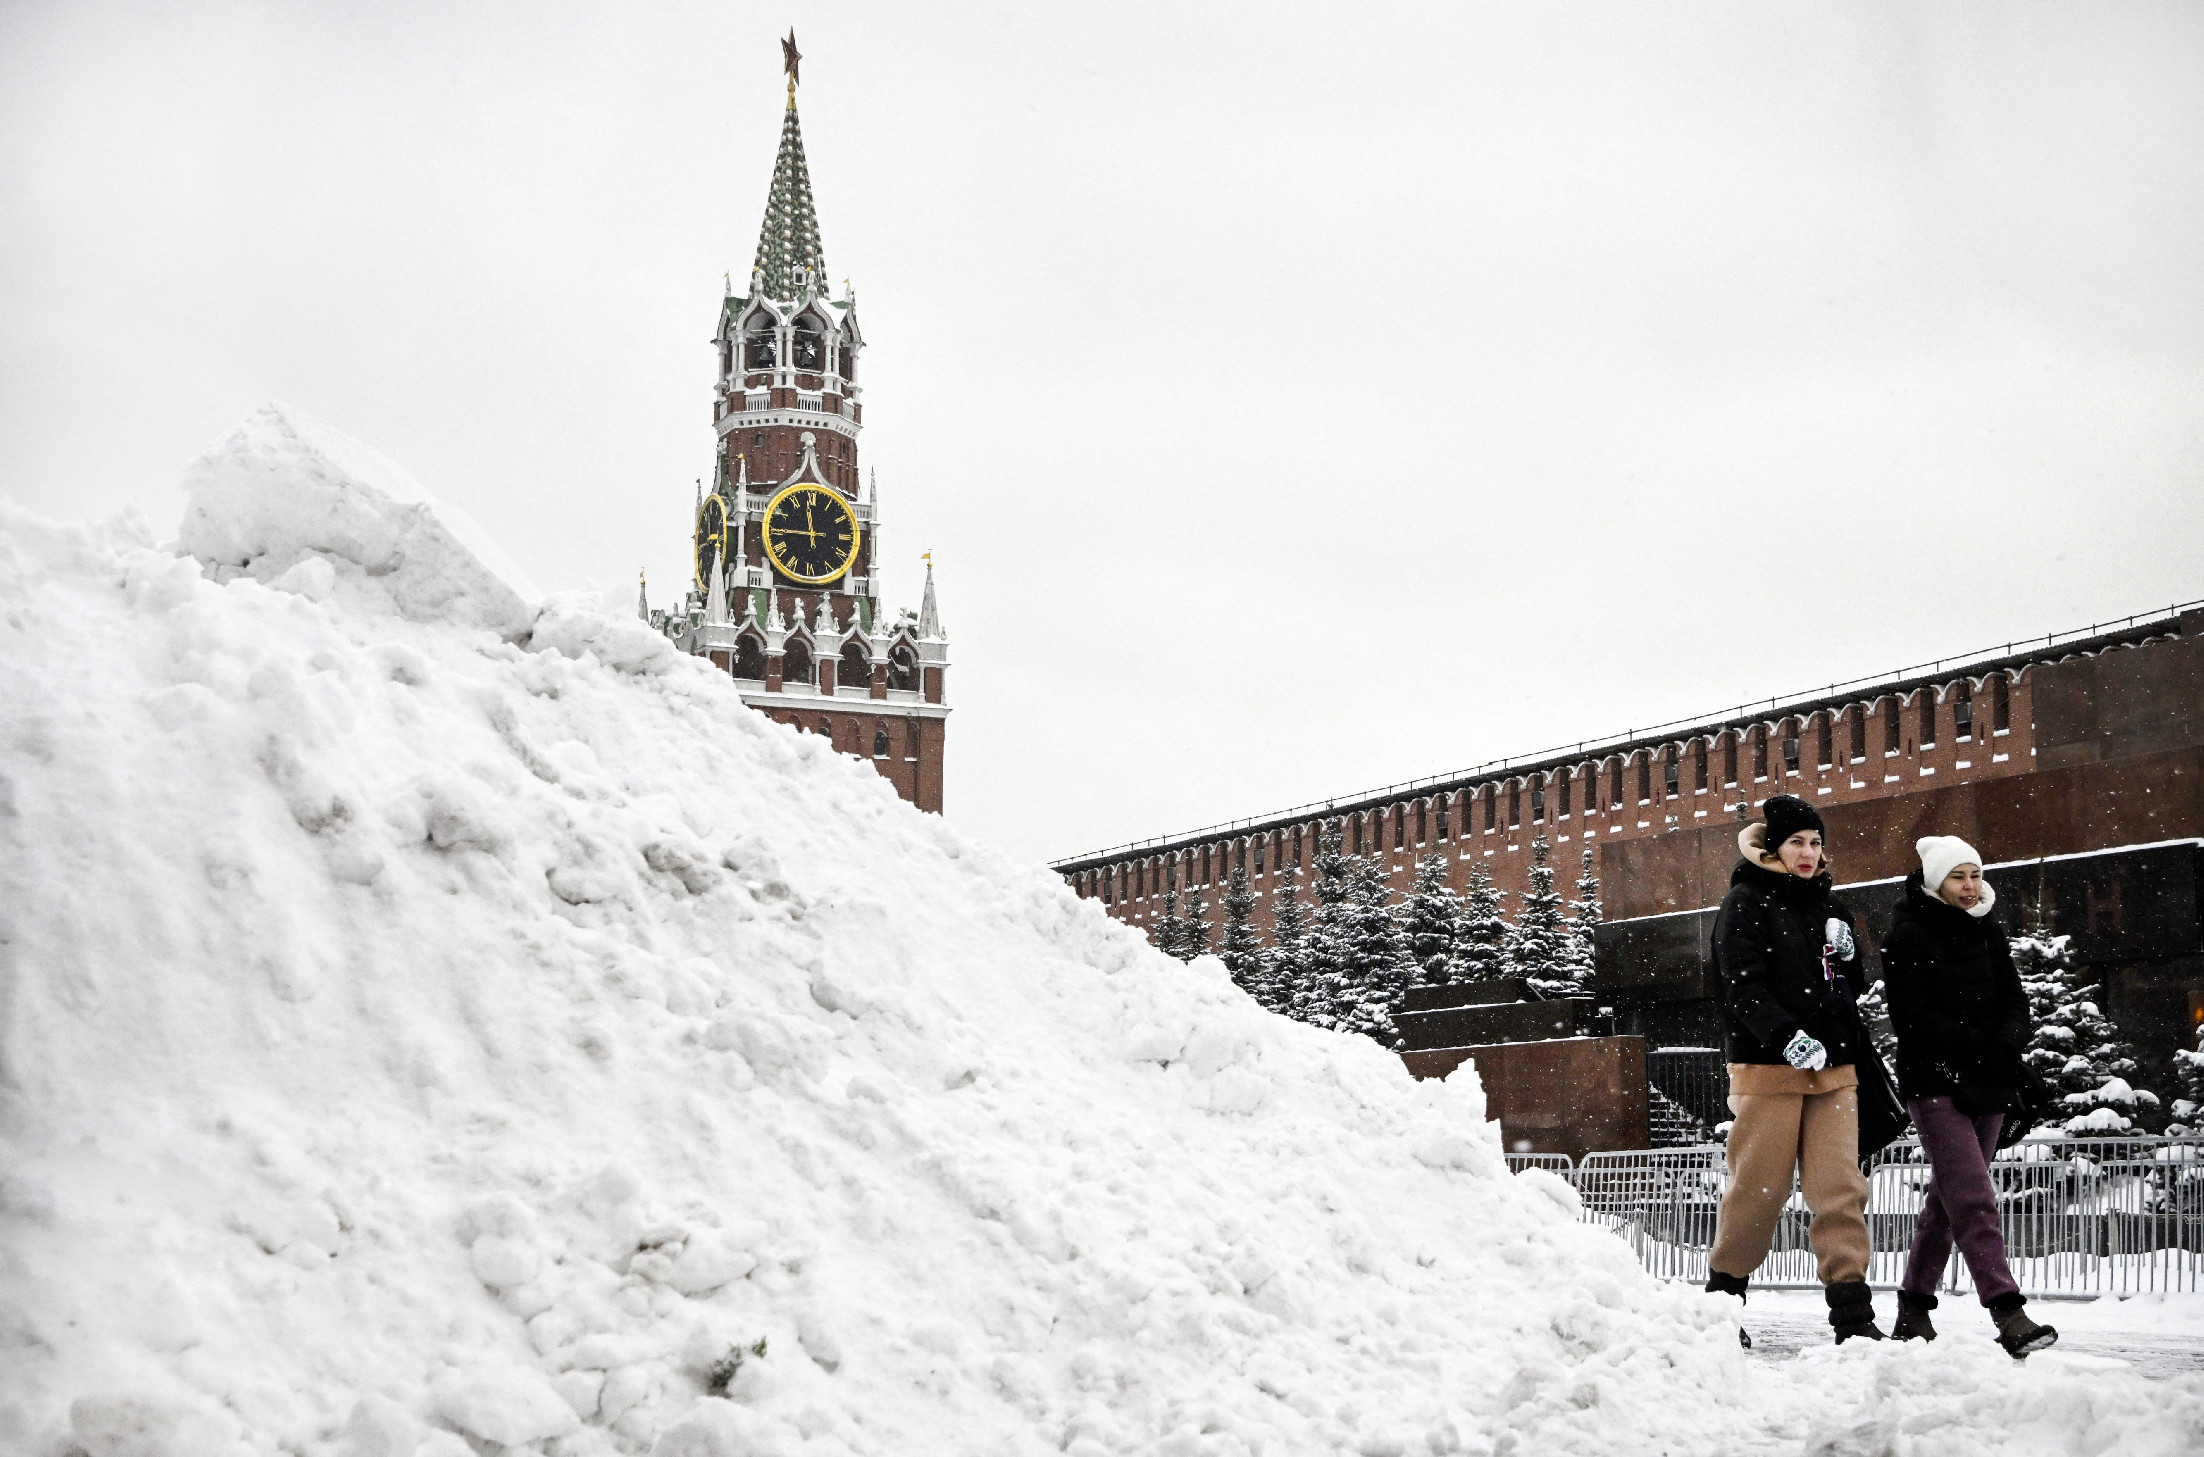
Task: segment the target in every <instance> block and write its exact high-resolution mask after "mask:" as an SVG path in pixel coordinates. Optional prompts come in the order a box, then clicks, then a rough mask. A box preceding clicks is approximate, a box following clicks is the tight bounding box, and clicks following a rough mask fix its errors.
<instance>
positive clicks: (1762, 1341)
mask: <svg viewBox="0 0 2204 1457" xmlns="http://www.w3.org/2000/svg"><path fill="white" fill-rule="evenodd" d="M2028 1310H2029V1313H2030V1314H2031V1315H2033V1316H2034V1317H2035V1318H2036V1319H2037V1320H2040V1321H2043V1322H2045V1323H2047V1324H2049V1325H2054V1326H2057V1327H2058V1330H2059V1343H2058V1345H2057V1346H2056V1347H2054V1348H2053V1350H2052V1351H2051V1352H2049V1353H2047V1354H2045V1355H2042V1356H2036V1357H2031V1358H2030V1360H2029V1363H2028V1366H2029V1370H2031V1371H2033V1372H2037V1373H2039V1374H2040V1373H2041V1372H2042V1371H2045V1370H2048V1369H2050V1368H2051V1367H2053V1366H2061V1367H2066V1368H2069V1369H2072V1368H2074V1367H2075V1366H2076V1363H2077V1362H2087V1363H2090V1366H2091V1368H2092V1369H2127V1370H2133V1371H2137V1372H2140V1373H2142V1374H2143V1375H2146V1376H2155V1377H2172V1376H2186V1375H2193V1374H2195V1373H2198V1372H2204V1294H2195V1293H2191V1292H2181V1293H2178V1294H2152V1295H2129V1296H2113V1295H2107V1296H2101V1297H2098V1298H2095V1299H2089V1300H2035V1301H2032V1302H2030V1304H2029V1307H2028ZM1875 1312H1876V1314H1877V1315H1879V1316H1881V1317H1882V1323H1883V1327H1884V1329H1886V1330H1887V1329H1889V1326H1890V1322H1891V1318H1892V1317H1893V1316H1895V1315H1896V1314H1897V1305H1896V1297H1895V1296H1893V1295H1891V1294H1890V1293H1889V1292H1887V1291H1885V1292H1882V1293H1881V1294H1878V1295H1877V1296H1876V1297H1875ZM1933 1319H1934V1320H1935V1322H1936V1333H1937V1340H1938V1342H1939V1343H1942V1342H1944V1341H1959V1342H1965V1343H1971V1344H1976V1345H1986V1344H1988V1343H1989V1342H1990V1341H1992V1340H1994V1339H1996V1336H1997V1330H1996V1327H1994V1326H1992V1325H1991V1324H1990V1317H1989V1313H1988V1312H1987V1311H1985V1310H1983V1308H1982V1305H1981V1302H1979V1301H1977V1300H1976V1299H1975V1298H1974V1297H1973V1296H1971V1295H1945V1296H1943V1297H1942V1303H1941V1304H1940V1305H1939V1306H1938V1307H1937V1309H1936V1312H1935V1315H1934V1317H1933ZM1745 1327H1746V1329H1747V1330H1749V1331H1751V1332H1752V1336H1753V1355H1754V1357H1755V1358H1757V1359H1759V1360H1762V1361H1782V1360H1789V1359H1792V1358H1793V1357H1795V1356H1796V1355H1798V1354H1799V1353H1800V1352H1801V1351H1809V1350H1812V1349H1814V1348H1816V1347H1819V1346H1825V1345H1827V1344H1828V1342H1829V1310H1828V1305H1827V1303H1826V1302H1825V1301H1823V1299H1822V1298H1821V1293H1820V1292H1819V1291H1815V1290H1756V1291H1754V1292H1753V1296H1752V1299H1751V1301H1750V1302H1748V1305H1747V1309H1746V1313H1745Z"/></svg>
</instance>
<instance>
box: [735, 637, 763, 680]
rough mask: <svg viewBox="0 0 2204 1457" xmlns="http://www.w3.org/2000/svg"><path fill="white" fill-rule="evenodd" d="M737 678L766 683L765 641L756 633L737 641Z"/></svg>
mask: <svg viewBox="0 0 2204 1457" xmlns="http://www.w3.org/2000/svg"><path fill="white" fill-rule="evenodd" d="M735 676H736V677H737V678H752V679H755V680H757V681H758V682H760V683H763V682H764V681H765V639H763V638H761V637H759V636H758V635H757V634H756V633H754V632H746V633H744V634H743V635H742V636H741V637H739V638H736V639H735Z"/></svg>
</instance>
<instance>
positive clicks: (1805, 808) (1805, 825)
mask: <svg viewBox="0 0 2204 1457" xmlns="http://www.w3.org/2000/svg"><path fill="white" fill-rule="evenodd" d="M1760 816H1761V818H1762V819H1764V820H1766V821H1767V822H1768V853H1769V854H1770V855H1773V854H1774V853H1775V852H1776V847H1777V846H1778V845H1781V844H1782V843H1783V842H1784V841H1785V840H1788V839H1790V838H1791V836H1793V835H1795V834H1797V833H1798V832H1799V831H1800V830H1818V831H1820V832H1821V834H1822V836H1823V837H1824V838H1826V837H1827V836H1828V834H1829V827H1828V826H1827V825H1824V824H1823V823H1822V822H1821V816H1820V815H1819V814H1818V813H1816V812H1815V810H1814V807H1813V806H1812V805H1810V804H1808V803H1807V802H1806V801H1805V800H1803V799H1800V798H1799V797H1798V796H1797V795H1795V794H1778V795H1776V796H1774V797H1773V798H1772V799H1770V800H1769V801H1768V802H1767V803H1766V804H1763V805H1761V806H1760Z"/></svg>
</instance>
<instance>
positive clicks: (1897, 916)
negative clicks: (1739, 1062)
mask: <svg viewBox="0 0 2204 1457" xmlns="http://www.w3.org/2000/svg"><path fill="white" fill-rule="evenodd" d="M1914 848H1915V849H1916V850H1917V851H1919V852H1920V856H1921V868H1920V869H1919V870H1916V871H1914V872H1913V873H1912V874H1911V875H1909V876H1907V877H1906V884H1905V891H1904V893H1903V894H1902V895H1901V896H1900V898H1899V901H1898V909H1897V911H1896V912H1895V913H1894V914H1893V916H1892V918H1891V923H1890V931H1889V934H1887V935H1885V936H1884V937H1883V991H1884V996H1885V997H1886V998H1887V1000H1888V1002H1889V1005H1890V1025H1891V1028H1892V1030H1894V1031H1895V1032H1896V1033H1897V1034H1898V1088H1899V1091H1900V1093H1901V1094H1903V1096H1904V1097H1905V1100H1906V1108H1907V1110H1908V1111H1909V1112H1911V1113H1912V1114H1913V1124H1914V1127H1915V1128H1917V1129H1919V1130H1920V1135H1921V1148H1922V1151H1923V1152H1925V1153H1926V1154H1927V1155H1928V1159H1929V1168H1930V1170H1931V1173H1930V1178H1929V1187H1928V1191H1927V1195H1926V1198H1925V1200H1924V1202H1923V1204H1922V1207H1921V1218H1920V1222H1919V1223H1918V1225H1917V1226H1916V1227H1915V1230H1914V1235H1913V1251H1912V1253H1911V1255H1910V1256H1908V1258H1907V1260H1906V1273H1905V1278H1904V1279H1903V1280H1902V1281H1900V1282H1899V1285H1898V1321H1897V1324H1896V1325H1895V1326H1894V1327H1893V1328H1892V1331H1891V1334H1893V1335H1894V1336H1896V1337H1897V1338H1898V1339H1899V1340H1909V1339H1911V1338H1912V1337H1915V1336H1919V1337H1921V1338H1922V1339H1924V1340H1935V1339H1936V1328H1935V1327H1934V1325H1932V1324H1931V1323H1930V1320H1929V1312H1930V1311H1931V1310H1933V1309H1935V1307H1936V1294H1935V1291H1936V1286H1937V1282H1938V1281H1940V1280H1942V1279H1943V1276H1944V1266H1945V1264H1946V1263H1947V1262H1948V1261H1949V1260H1950V1259H1951V1250H1952V1245H1953V1243H1954V1242H1955V1241H1956V1242H1957V1244H1958V1246H1959V1253H1960V1255H1961V1256H1962V1257H1963V1258H1964V1259H1965V1260H1966V1262H1967V1271H1968V1273H1969V1274H1971V1275H1972V1276H1973V1277H1974V1288H1975V1293H1976V1294H1977V1295H1978V1296H1980V1297H1981V1300H1982V1303H1983V1304H1984V1305H1986V1306H1988V1307H1989V1310H1990V1315H1991V1318H1992V1319H1994V1320H1995V1321H1996V1322H1997V1330H1998V1337H1997V1338H1998V1341H1999V1342H2000V1343H2001V1344H2002V1345H2003V1346H2004V1347H2005V1349H2006V1350H2008V1351H2010V1352H2012V1354H2013V1355H2015V1356H2025V1355H2027V1354H2028V1353H2029V1352H2030V1351H2040V1350H2042V1349H2043V1348H2044V1347H2046V1346H2049V1345H2051V1344H2052V1343H2053V1342H2055V1341H2057V1340H2058V1338H2059V1333H2058V1332H2057V1331H2056V1330H2054V1329H2053V1328H2052V1327H2050V1326H2047V1325H2038V1324H2036V1322H2035V1321H2033V1320H2032V1319H2030V1318H2029V1316H2028V1314H2027V1311H2026V1310H2025V1308H2024V1307H2025V1305H2026V1301H2025V1300H2024V1299H2023V1298H2022V1296H2021V1294H2020V1287H2019V1285H2018V1284H2016V1283H2015V1282H2014V1280H2013V1273H2012V1271H2011V1269H2009V1268H2008V1267H2007V1265H2006V1263H2005V1236H2004V1233H2003V1231H2002V1230H2001V1229H2000V1228H1999V1225H1998V1214H1997V1192H1996V1189H1995V1188H1994V1187H1993V1186H1992V1184H1991V1182H1990V1159H1991V1157H1992V1155H1994V1154H1995V1153H1996V1151H1997V1145H1998V1138H1999V1134H2000V1133H2001V1132H2002V1131H2003V1128H2004V1124H2005V1120H2006V1118H2008V1117H2010V1116H2013V1110H2014V1105H2015V1103H2016V1101H2017V1099H2018V1095H2019V1093H2020V1090H2021V1088H2022V1086H2023V1085H2024V1084H2025V1083H2026V1081H2027V1078H2028V1074H2027V1067H2026V1064H2025V1063H2023V1062H2022V1061H2021V1051H2022V1049H2024V1048H2025V1047H2026V1046H2027V1045H2028V1030H2029V1029H2028V998H2027V995H2026V993H2024V992H2023V991H2022V990H2021V987H2020V976H2019V973H2017V972H2016V971H2014V969H2013V957H2012V952H2011V950H2010V949H2009V948H2008V947H2007V945H2006V942H2005V932H2004V930H2003V928H2001V927H2000V926H1999V925H1998V923H1997V921H1996V919H1995V918H1994V917H1992V916H1991V915H1990V908H1991V907H1992V906H1994V905H1996V904H1997V893H1996V892H1995V891H1993V890H1991V889H1990V883H1989V882H1988V881H1986V880H1984V879H1983V878H1982V857H1981V856H1979V855H1977V854H1976V853H1975V850H1974V847H1973V846H1972V845H1969V844H1968V843H1967V842H1966V841H1964V840H1962V839H1959V838H1957V837H1956V836H1952V835H1930V836H1928V837H1926V838H1925V839H1922V840H1920V841H1918V842H1917V843H1916V844H1915V846H1914ZM1932 887H1933V888H1932Z"/></svg>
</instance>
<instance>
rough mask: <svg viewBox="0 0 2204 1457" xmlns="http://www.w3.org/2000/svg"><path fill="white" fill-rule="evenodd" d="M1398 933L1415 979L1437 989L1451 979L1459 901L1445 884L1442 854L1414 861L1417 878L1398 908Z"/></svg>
mask: <svg viewBox="0 0 2204 1457" xmlns="http://www.w3.org/2000/svg"><path fill="white" fill-rule="evenodd" d="M1400 926H1401V933H1402V934H1403V935H1404V936H1406V937H1407V938H1408V952H1409V955H1410V956H1411V957H1413V958H1414V960H1415V963H1416V980H1417V981H1418V982H1421V983H1423V984H1424V985H1426V986H1437V985H1440V984H1443V983H1445V982H1450V981H1452V980H1453V979H1454V956H1455V950H1456V948H1457V947H1458V946H1459V945H1460V944H1461V939H1462V898H1461V897H1460V896H1458V895H1456V894H1455V893H1454V887H1452V886H1450V885H1448V884H1447V883H1446V855H1445V853H1444V852H1441V851H1434V852H1433V853H1431V854H1429V855H1426V856H1424V857H1423V858H1422V859H1421V860H1418V861H1417V862H1416V879H1415V882H1414V884H1412V885H1411V886H1410V887H1409V890H1408V898H1407V899H1406V900H1404V901H1402V902H1401V906H1400Z"/></svg>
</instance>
